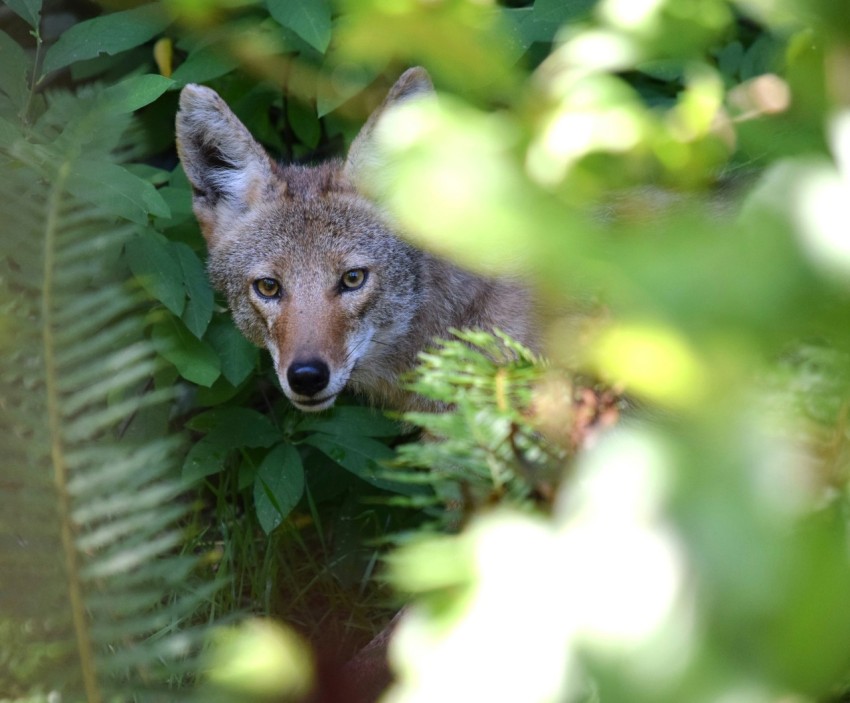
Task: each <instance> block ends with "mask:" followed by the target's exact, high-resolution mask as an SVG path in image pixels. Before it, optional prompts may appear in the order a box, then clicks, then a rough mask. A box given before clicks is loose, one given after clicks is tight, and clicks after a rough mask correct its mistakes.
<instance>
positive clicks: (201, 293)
mask: <svg viewBox="0 0 850 703" xmlns="http://www.w3.org/2000/svg"><path fill="white" fill-rule="evenodd" d="M171 249H172V250H173V251H174V253H175V254H176V255H177V262H178V264H179V265H180V268H181V280H182V281H183V286H184V289H185V291H186V309H185V310H184V311H183V322H185V323H186V327H188V328H189V329H190V330H191V331H192V334H194V335H195V336H196V337H198V338H199V339H200V338H201V337H203V336H204V332H206V330H207V326H208V325H209V323H210V320H211V319H212V313H213V303H214V297H213V291H212V288H211V287H210V284H209V281H208V280H207V275H206V273H205V272H204V266H203V264H202V263H201V261H200V259H198V257H197V255H196V254H195V252H194V251H192V249H191V248H190V247H189V246H188V245H187V244H183V243H182V242H175V243H173V244H172V245H171Z"/></svg>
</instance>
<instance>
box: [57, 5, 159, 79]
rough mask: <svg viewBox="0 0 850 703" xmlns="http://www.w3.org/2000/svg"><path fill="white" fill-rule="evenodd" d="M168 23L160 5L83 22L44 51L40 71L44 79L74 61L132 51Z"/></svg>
mask: <svg viewBox="0 0 850 703" xmlns="http://www.w3.org/2000/svg"><path fill="white" fill-rule="evenodd" d="M170 23H171V19H170V18H169V17H168V15H167V13H166V12H165V11H164V8H163V6H162V5H161V4H160V3H150V4H148V5H142V6H141V7H136V8H133V9H132V10H124V11H123V12H113V13H111V14H108V15H102V16H100V17H95V18H94V19H90V20H85V21H84V22H80V23H79V24H75V25H74V26H73V27H71V28H70V29H68V30H67V31H65V32H64V33H62V35H60V37H59V39H58V40H57V42H56V43H55V44H54V45H53V46H51V47H50V49H48V50H47V54H46V55H45V57H44V65H43V67H42V70H43V71H44V74H45V75H46V74H48V73H51V72H52V71H56V70H58V69H60V68H64V67H65V66H68V65H69V64H72V63H74V62H75V61H83V60H85V59H93V58H95V57H96V56H100V55H101V54H109V55H110V56H111V55H112V54H117V53H119V52H121V51H126V50H127V49H132V48H133V47H136V46H139V45H140V44H144V43H145V42H146V41H149V40H151V39H153V38H154V37H155V36H156V35H157V34H160V33H161V32H162V31H163V30H164V29H165V28H166V27H167V26H168V25H169V24H170Z"/></svg>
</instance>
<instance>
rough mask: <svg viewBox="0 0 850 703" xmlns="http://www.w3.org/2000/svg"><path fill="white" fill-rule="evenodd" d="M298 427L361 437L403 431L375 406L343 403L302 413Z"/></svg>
mask: <svg viewBox="0 0 850 703" xmlns="http://www.w3.org/2000/svg"><path fill="white" fill-rule="evenodd" d="M297 429H298V430H299V431H302V432H303V431H312V432H325V433H327V434H331V435H354V436H360V437H395V436H397V435H399V434H401V433H402V426H401V424H400V423H398V422H396V421H395V420H391V419H390V418H388V417H387V416H386V415H384V414H383V413H382V412H380V411H378V410H376V409H375V408H369V407H364V406H358V405H351V406H345V405H343V406H338V407H334V408H332V409H331V410H330V411H328V412H324V413H321V414H314V415H302V416H301V420H300V421H299V423H298V427H297Z"/></svg>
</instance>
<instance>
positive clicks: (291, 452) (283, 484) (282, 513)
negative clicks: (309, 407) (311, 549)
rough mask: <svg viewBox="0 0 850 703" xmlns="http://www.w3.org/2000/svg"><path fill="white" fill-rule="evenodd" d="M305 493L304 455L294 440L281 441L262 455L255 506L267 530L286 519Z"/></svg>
mask: <svg viewBox="0 0 850 703" xmlns="http://www.w3.org/2000/svg"><path fill="white" fill-rule="evenodd" d="M303 494H304V467H303V466H302V464H301V455H300V454H299V453H298V450H297V449H296V448H295V447H293V446H292V445H291V444H278V445H277V446H276V447H275V448H274V449H272V450H271V451H270V452H269V453H268V454H267V455H266V458H265V459H263V461H262V463H261V464H260V467H259V469H258V470H257V476H256V479H255V480H254V508H255V510H256V511H257V520H259V522H260V526H261V527H262V528H263V530H264V531H265V533H266V534H269V533H270V532H271V531H272V530H274V528H276V527H277V526H278V525H280V523H281V522H283V519H284V518H285V517H286V516H287V515H289V513H290V512H291V511H292V509H293V508H294V507H295V506H296V505H297V504H298V501H299V500H301V496H302V495H303Z"/></svg>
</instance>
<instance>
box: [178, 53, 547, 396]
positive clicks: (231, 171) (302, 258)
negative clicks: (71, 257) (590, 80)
mask: <svg viewBox="0 0 850 703" xmlns="http://www.w3.org/2000/svg"><path fill="white" fill-rule="evenodd" d="M432 91H433V87H432V85H431V80H430V78H429V77H428V74H427V72H426V71H425V70H424V69H422V68H412V69H410V70H408V71H407V72H405V73H404V74H403V75H402V76H401V78H399V80H398V82H397V83H396V84H395V85H394V86H393V88H392V89H391V90H390V92H389V94H388V96H387V98H386V100H385V101H384V102H383V104H382V105H380V107H378V109H377V110H376V111H375V112H374V113H373V114H372V115H371V117H370V118H369V120H368V121H367V122H366V124H365V125H364V126H363V128H362V130H361V131H360V133H359V134H358V135H357V137H356V139H355V140H354V142H353V144H352V146H351V148H350V150H349V153H348V157H347V159H345V160H344V161H343V160H336V161H331V162H328V163H322V164H319V165H316V166H302V165H280V164H278V163H276V162H275V161H273V160H272V159H271V158H270V157H269V156H268V154H267V153H266V152H265V151H264V149H263V148H262V147H261V146H260V144H259V143H258V142H257V141H256V140H255V139H254V138H253V137H252V136H251V134H250V133H249V132H248V130H247V128H246V127H245V126H244V125H243V124H242V123H241V122H240V121H239V120H238V119H237V117H236V116H235V115H234V114H233V113H232V112H231V110H230V109H229V108H228V107H227V105H226V104H225V103H224V101H223V100H222V99H221V98H220V97H219V96H218V94H217V93H215V91H213V90H211V89H209V88H206V87H203V86H199V85H187V86H186V87H185V88H183V91H182V93H181V95H180V111H179V112H178V115H177V148H178V151H179V154H180V158H181V160H182V163H183V167H184V169H185V171H186V175H187V176H188V178H189V181H190V182H191V184H192V188H193V207H194V211H195V215H196V217H197V219H198V221H199V223H200V226H201V230H202V231H203V234H204V237H205V239H206V242H207V248H208V250H209V263H208V270H209V275H210V278H211V280H212V283H213V285H214V286H215V287H216V288H217V289H218V290H220V291H221V292H223V293H224V294H225V295H226V297H227V300H228V303H229V306H230V309H231V311H232V314H233V317H234V320H235V322H236V325H237V326H238V327H239V329H241V330H242V332H243V333H244V334H245V336H246V337H247V338H248V339H249V340H251V341H252V342H253V343H255V344H257V345H258V346H264V347H266V348H267V349H268V350H269V352H270V353H271V356H272V359H273V361H274V367H275V370H276V372H277V376H278V378H279V380H280V385H281V387H282V389H283V392H284V393H285V394H286V396H287V397H288V398H289V399H290V400H291V401H292V403H293V404H294V405H295V407H297V408H299V409H300V410H304V411H318V410H324V409H326V408H329V407H331V406H332V405H333V403H334V401H335V399H336V398H337V396H338V395H339V393H340V392H341V391H342V390H343V389H344V388H346V387H348V388H349V389H351V390H353V391H355V392H358V393H361V394H363V395H365V396H366V397H367V398H368V399H369V400H370V401H371V402H372V403H374V404H376V405H379V406H381V407H384V408H392V409H396V410H410V409H433V407H434V406H433V405H430V404H429V403H428V402H427V401H425V400H424V399H422V398H420V397H417V396H415V395H413V394H412V393H409V392H408V391H406V390H405V389H404V388H402V386H401V385H400V381H399V377H400V375H401V374H403V373H404V372H406V371H409V370H410V369H412V368H413V367H414V366H415V364H416V362H417V355H418V354H419V352H421V351H422V350H423V349H425V348H426V347H428V346H429V345H430V344H431V343H432V342H433V340H435V339H436V338H446V337H448V336H450V330H451V329H452V328H459V329H463V328H477V329H485V330H492V329H493V328H498V329H501V330H502V331H504V332H506V333H507V334H509V335H510V336H512V337H514V338H515V339H517V340H519V341H521V342H525V343H530V342H531V317H532V316H531V305H530V300H529V295H528V294H527V292H526V290H525V289H524V288H523V287H522V286H519V285H517V284H516V283H515V282H512V281H510V280H506V279H504V280H503V279H498V278H488V277H484V276H479V275H476V274H473V273H470V272H468V271H465V270H463V269H461V268H459V267H457V266H455V265H454V264H452V263H450V262H448V261H445V260H443V259H441V258H439V257H436V256H433V255H431V254H428V253H426V252H423V251H420V250H419V249H416V248H414V247H413V246H411V245H410V244H408V243H407V242H405V241H404V240H403V239H401V238H400V237H399V235H398V233H397V232H396V231H394V227H393V225H392V224H391V223H390V219H389V218H388V217H386V215H385V214H384V212H383V211H382V209H381V208H380V206H379V205H378V204H376V203H375V202H373V201H371V200H370V199H369V198H368V197H366V196H365V195H364V194H362V193H361V191H360V190H358V183H359V182H361V181H362V179H363V178H364V177H365V175H364V174H365V165H366V164H370V163H371V162H372V161H374V156H373V149H374V143H375V130H376V127H377V125H378V123H379V121H380V119H381V116H382V115H383V114H385V113H386V111H387V110H388V109H390V108H391V107H393V106H395V105H398V104H400V103H402V102H404V101H407V100H409V99H411V98H415V97H418V96H423V95H427V94H430V93H431V92H432ZM434 206H435V207H439V203H434Z"/></svg>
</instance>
